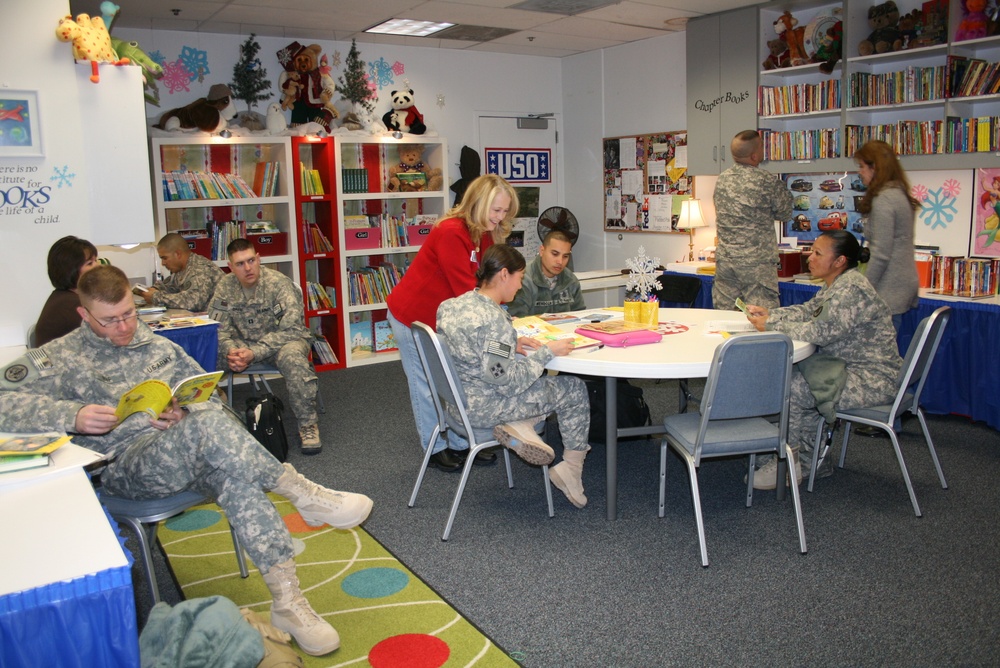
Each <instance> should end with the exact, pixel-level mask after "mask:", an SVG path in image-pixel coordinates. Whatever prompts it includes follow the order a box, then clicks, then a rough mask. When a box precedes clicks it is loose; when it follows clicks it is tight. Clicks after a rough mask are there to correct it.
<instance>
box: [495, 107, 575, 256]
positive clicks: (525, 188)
mask: <svg viewBox="0 0 1000 668" xmlns="http://www.w3.org/2000/svg"><path fill="white" fill-rule="evenodd" d="M522 119H526V120H522V122H521V123H518V118H517V116H488V115H481V116H480V117H479V157H480V159H481V160H482V170H483V173H484V174H499V175H500V176H502V177H504V178H505V179H507V180H508V181H510V182H511V185H513V186H514V187H515V188H516V189H517V191H518V198H519V199H520V200H521V207H520V212H519V213H518V220H517V223H516V225H515V226H514V233H513V234H512V235H511V238H510V239H508V242H509V243H510V244H511V245H512V246H518V247H519V248H520V249H521V251H522V252H523V253H524V255H525V257H526V258H527V259H528V260H530V259H531V258H533V257H534V256H535V255H537V254H538V248H539V246H540V245H541V240H540V239H539V238H538V232H537V227H538V216H539V214H541V213H542V212H543V211H545V210H546V209H547V208H549V207H552V206H563V202H562V199H561V197H560V193H559V178H558V177H559V171H558V169H559V165H558V162H557V160H556V156H557V153H558V148H557V144H556V119H555V118H552V117H548V118H530V117H528V115H527V114H525V115H524V116H522ZM543 124H544V125H545V127H544V128H541V127H536V126H541V125H543ZM519 125H520V126H521V127H518V126H519ZM528 126H531V127H530V129H529V127H528ZM519 244H520V245H519Z"/></svg>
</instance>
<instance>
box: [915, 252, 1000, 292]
mask: <svg viewBox="0 0 1000 668" xmlns="http://www.w3.org/2000/svg"><path fill="white" fill-rule="evenodd" d="M998 276H1000V259H993V260H984V259H975V258H967V257H956V256H950V255H936V256H934V258H933V259H932V260H931V289H932V290H933V291H934V292H938V293H941V294H948V295H955V296H956V297H991V296H993V295H995V294H997V278H998Z"/></svg>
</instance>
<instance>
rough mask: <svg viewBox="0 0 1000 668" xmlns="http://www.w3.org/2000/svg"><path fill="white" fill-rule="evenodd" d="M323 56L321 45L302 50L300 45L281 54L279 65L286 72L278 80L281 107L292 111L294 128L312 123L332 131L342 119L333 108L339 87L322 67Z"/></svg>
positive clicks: (293, 45)
mask: <svg viewBox="0 0 1000 668" xmlns="http://www.w3.org/2000/svg"><path fill="white" fill-rule="evenodd" d="M322 52H323V48H322V47H321V46H320V45H319V44H310V45H309V46H302V45H301V44H299V43H298V42H292V43H291V44H289V45H288V46H286V47H285V48H284V49H282V50H281V51H278V54H277V55H278V62H280V63H281V66H282V67H283V68H284V69H285V71H284V72H282V73H281V76H280V77H279V78H278V89H279V90H280V91H281V97H282V100H281V106H282V108H283V109H291V110H292V120H291V125H292V126H295V125H302V124H304V123H310V122H312V123H319V124H320V125H321V126H323V128H324V129H326V130H328V131H329V130H331V129H333V122H334V121H335V120H336V119H337V118H338V117H339V116H340V112H338V111H337V109H336V107H334V106H333V97H334V95H335V94H336V92H337V84H336V82H335V81H334V80H333V77H331V76H330V75H329V74H328V73H326V72H324V71H323V69H322V68H321V67H320V61H321V59H322V55H321V54H322Z"/></svg>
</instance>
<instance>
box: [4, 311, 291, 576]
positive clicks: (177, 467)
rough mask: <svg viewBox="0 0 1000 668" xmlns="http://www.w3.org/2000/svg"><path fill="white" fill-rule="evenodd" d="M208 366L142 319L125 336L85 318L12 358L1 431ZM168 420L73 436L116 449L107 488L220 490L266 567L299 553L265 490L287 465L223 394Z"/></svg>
mask: <svg viewBox="0 0 1000 668" xmlns="http://www.w3.org/2000/svg"><path fill="white" fill-rule="evenodd" d="M198 373H203V371H202V368H201V367H200V366H198V363H197V362H195V361H194V360H193V359H191V358H190V357H188V356H187V354H186V353H185V352H184V350H183V349H182V348H181V347H180V346H178V345H176V344H175V343H173V342H171V341H169V340H167V339H165V338H163V337H162V336H156V335H155V334H153V333H152V332H151V331H150V329H149V328H148V327H147V326H146V325H145V324H143V323H142V322H140V323H138V327H137V329H136V333H135V337H134V338H133V339H132V342H131V343H130V344H128V345H126V346H120V347H119V346H115V345H114V344H112V343H111V342H110V341H108V340H107V339H102V338H100V337H98V336H96V335H95V334H94V333H93V332H92V331H91V329H90V327H89V326H88V325H87V324H86V323H84V324H82V325H80V328H79V329H77V330H75V331H73V332H71V333H70V334H68V335H66V336H64V337H63V338H61V339H56V340H55V341H52V342H51V343H48V344H46V345H44V346H42V347H41V348H37V349H33V350H31V351H29V352H28V353H27V354H26V355H24V356H22V357H21V358H19V359H17V360H15V361H14V362H11V363H10V364H8V365H7V366H6V367H5V368H4V370H3V377H2V378H0V431H64V432H68V433H72V432H73V429H74V427H75V421H76V415H77V413H78V412H79V411H80V409H81V408H83V407H84V406H85V405H89V404H99V405H103V406H117V405H118V399H119V397H121V395H122V394H124V393H125V391H126V390H129V389H131V388H132V387H133V386H134V385H136V384H137V383H139V382H140V381H143V380H146V379H149V378H158V379H160V380H162V381H164V382H165V383H167V384H168V385H170V386H171V387H173V386H174V384H176V383H177V382H178V381H180V380H182V379H183V378H185V377H187V376H190V375H193V374H198ZM190 411H191V412H190V414H189V415H188V416H186V417H185V418H184V419H182V420H181V421H180V422H178V423H177V424H175V425H173V426H171V427H169V428H168V429H166V430H163V431H161V430H159V429H156V428H155V427H153V426H152V425H151V424H150V418H149V415H147V414H139V413H137V414H134V415H132V416H130V417H128V418H126V419H125V421H124V422H122V423H121V424H120V425H118V426H117V427H115V429H113V430H112V431H110V432H108V433H107V434H101V435H76V434H74V435H73V442H74V443H76V444H78V445H80V446H82V447H85V448H89V449H91V450H95V451H97V452H101V453H104V454H105V455H107V456H108V457H109V458H112V461H111V463H110V464H108V466H107V468H106V469H105V470H104V472H103V473H102V474H101V481H102V484H103V485H104V487H105V489H107V490H108V491H109V492H111V493H112V494H115V495H118V496H122V497H125V498H134V499H156V498H162V497H166V496H170V495H171V494H175V493H177V492H180V491H183V490H186V489H191V490H195V491H197V492H199V493H201V494H204V495H205V496H208V497H211V498H214V499H217V500H218V503H219V505H220V506H222V508H223V510H225V512H226V516H227V518H228V519H229V521H230V522H231V523H232V525H233V527H235V529H236V532H237V534H238V535H239V538H240V542H241V543H242V544H243V546H244V547H245V548H246V550H247V552H248V553H249V554H250V558H251V559H253V562H254V563H255V564H256V565H257V567H258V568H259V569H260V570H261V572H264V573H266V572H267V571H268V570H269V569H270V568H271V566H273V565H275V564H280V563H283V562H285V561H287V560H288V559H291V558H292V556H293V550H292V542H291V537H290V536H289V535H288V530H287V528H286V527H285V525H284V522H283V521H282V519H281V516H280V515H279V513H278V511H277V510H276V509H275V507H274V505H273V504H272V503H271V502H270V500H269V499H268V498H267V495H266V490H270V489H273V488H274V486H275V485H276V484H277V481H278V478H279V477H281V475H282V473H283V471H284V469H283V468H282V466H281V464H280V463H279V462H278V460H276V459H275V458H274V457H272V456H271V455H270V453H268V452H267V450H265V449H264V447H263V446H261V445H260V443H258V442H257V440H256V439H254V438H253V436H251V435H250V433H249V432H248V431H247V430H246V428H245V427H244V426H243V425H242V424H241V423H240V422H239V421H238V420H237V419H236V418H235V417H234V416H233V414H232V412H230V411H228V410H227V409H226V408H225V407H224V405H223V404H222V403H221V402H220V401H219V400H218V398H216V397H212V398H211V399H210V400H209V401H208V402H205V403H200V404H194V405H192V406H191V407H190Z"/></svg>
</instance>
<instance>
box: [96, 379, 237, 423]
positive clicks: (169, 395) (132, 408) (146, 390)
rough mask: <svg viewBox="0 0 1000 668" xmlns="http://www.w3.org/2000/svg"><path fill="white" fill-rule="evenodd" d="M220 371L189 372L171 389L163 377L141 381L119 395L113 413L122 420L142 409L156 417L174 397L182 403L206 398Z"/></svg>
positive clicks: (215, 384)
mask: <svg viewBox="0 0 1000 668" xmlns="http://www.w3.org/2000/svg"><path fill="white" fill-rule="evenodd" d="M222 374H223V372H222V371H210V372H208V373H200V374H198V375H196V376H189V377H188V378H185V379H184V380H182V381H180V382H179V383H177V385H175V386H174V387H173V389H171V388H170V386H169V385H167V384H166V383H164V382H163V381H162V380H146V381H143V382H141V383H139V384H138V385H136V386H135V387H133V388H132V389H131V390H129V391H128V392H126V393H125V394H123V395H122V398H121V399H120V400H119V401H118V408H116V409H115V415H117V416H118V419H119V420H124V419H125V418H127V417H128V416H129V415H132V414H133V413H142V412H145V413H149V415H150V416H151V417H152V418H153V419H154V420H155V419H156V418H158V417H159V416H160V413H162V412H163V411H165V410H167V408H168V407H169V406H170V401H171V399H174V398H176V399H177V403H178V404H179V405H181V406H187V405H189V404H197V403H200V402H202V401H208V400H209V399H210V398H211V397H212V393H213V392H214V391H215V388H216V386H217V385H218V384H219V380H221V379H222Z"/></svg>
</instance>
